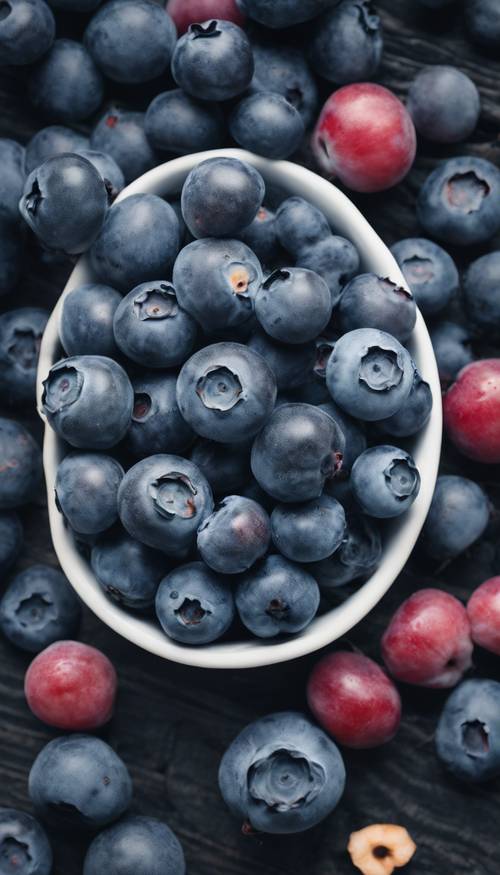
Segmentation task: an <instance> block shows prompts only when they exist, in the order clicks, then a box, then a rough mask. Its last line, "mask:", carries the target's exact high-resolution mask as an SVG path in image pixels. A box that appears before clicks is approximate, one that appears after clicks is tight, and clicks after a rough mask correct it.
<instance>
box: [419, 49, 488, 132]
mask: <svg viewBox="0 0 500 875" xmlns="http://www.w3.org/2000/svg"><path fill="white" fill-rule="evenodd" d="M406 106H407V109H408V112H409V113H410V115H411V117H412V119H413V123H414V125H415V127H416V129H417V131H418V133H419V134H421V135H422V136H423V137H425V138H426V139H427V140H432V141H434V142H437V143H460V142H462V141H463V140H467V139H468V138H469V137H470V135H471V134H472V132H473V131H474V130H475V128H476V125H477V122H478V119H479V112H480V109H481V104H480V99H479V92H478V90H477V88H476V86H475V85H474V82H473V81H472V79H469V77H468V76H467V75H466V74H465V73H463V72H462V71H461V70H458V69H457V67H447V66H444V65H440V64H436V65H434V66H432V67H424V68H423V69H422V70H420V72H419V73H418V74H417V76H416V77H415V79H414V80H413V82H412V83H411V85H410V88H409V91H408V98H407V101H406Z"/></svg>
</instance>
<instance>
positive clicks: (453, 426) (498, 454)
mask: <svg viewBox="0 0 500 875" xmlns="http://www.w3.org/2000/svg"><path fill="white" fill-rule="evenodd" d="M499 411H500V359H482V360H480V361H477V362H472V364H470V365H467V367H465V368H464V369H463V370H462V371H460V373H459V374H458V376H457V380H456V382H455V383H453V385H452V386H450V388H449V389H448V391H447V392H446V394H445V396H444V398H443V414H444V426H445V430H446V433H447V435H448V436H449V437H450V438H451V440H452V441H453V443H454V444H455V446H456V447H457V448H458V449H459V450H460V452H461V453H463V454H464V456H467V457H468V458H469V459H474V460H475V461H476V462H483V463H485V464H488V465H492V464H496V463H498V462H500V412H499Z"/></svg>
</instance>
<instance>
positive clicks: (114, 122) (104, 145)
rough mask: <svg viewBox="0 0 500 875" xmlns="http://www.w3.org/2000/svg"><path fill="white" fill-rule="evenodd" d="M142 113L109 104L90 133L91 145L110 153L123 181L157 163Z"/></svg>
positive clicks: (149, 168)
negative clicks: (120, 171)
mask: <svg viewBox="0 0 500 875" xmlns="http://www.w3.org/2000/svg"><path fill="white" fill-rule="evenodd" d="M144 118H145V116H144V113H143V112H134V111H132V110H128V109H120V107H118V106H112V107H110V109H108V111H107V112H106V113H105V114H104V115H103V116H102V118H101V119H100V120H99V121H98V122H97V124H96V126H95V128H94V129H93V131H92V133H91V135H90V147H91V149H97V151H99V152H105V153H106V155H111V157H112V158H114V160H115V161H116V163H117V164H118V166H119V167H120V168H121V170H122V173H123V175H124V177H125V182H127V183H128V182H132V180H134V179H137V177H138V176H142V174H143V173H146V171H147V170H151V168H152V167H154V165H155V164H157V163H158V160H159V159H158V156H157V155H156V153H155V150H154V149H153V146H152V145H151V143H150V142H149V140H148V138H147V136H146V131H145V130H144Z"/></svg>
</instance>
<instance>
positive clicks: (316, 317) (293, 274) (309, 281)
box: [255, 267, 332, 344]
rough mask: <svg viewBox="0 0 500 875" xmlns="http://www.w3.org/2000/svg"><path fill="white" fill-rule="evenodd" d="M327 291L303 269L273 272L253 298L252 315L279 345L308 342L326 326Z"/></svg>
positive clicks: (329, 307) (328, 310)
mask: <svg viewBox="0 0 500 875" xmlns="http://www.w3.org/2000/svg"><path fill="white" fill-rule="evenodd" d="M331 314H332V301H331V295H330V290H329V288H328V286H327V284H326V282H325V281H324V279H323V278H322V277H320V275H319V274H317V273H314V271H312V270H306V269H305V268H303V267H285V268H279V269H278V270H275V271H273V273H272V274H271V275H270V276H268V277H267V279H266V280H265V281H264V282H263V283H262V285H261V287H260V289H259V290H258V292H257V294H256V296H255V315H256V316H257V319H258V320H259V323H260V325H261V326H262V328H263V329H264V331H265V332H266V334H269V335H271V337H274V339H275V340H279V341H281V342H282V343H300V344H302V343H307V342H308V341H310V340H313V339H314V338H315V337H317V336H318V335H319V334H321V332H322V331H323V329H324V328H326V326H327V325H328V322H329V321H330V317H331Z"/></svg>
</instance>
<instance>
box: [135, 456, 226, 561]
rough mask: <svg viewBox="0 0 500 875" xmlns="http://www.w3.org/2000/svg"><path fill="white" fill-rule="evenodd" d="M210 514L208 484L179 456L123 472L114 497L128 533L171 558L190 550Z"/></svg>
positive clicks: (146, 462) (147, 461)
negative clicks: (197, 533)
mask: <svg viewBox="0 0 500 875" xmlns="http://www.w3.org/2000/svg"><path fill="white" fill-rule="evenodd" d="M212 510H213V498H212V491H211V489H210V486H209V484H208V481H207V480H206V479H205V477H204V476H203V474H202V473H201V471H200V470H199V468H197V467H196V465H194V464H193V463H192V462H189V461H188V460H187V459H182V458H181V457H180V456H173V455H168V454H164V455H161V454H158V455H156V456H149V457H148V458H147V459H142V460H141V461H140V462H137V464H136V465H134V466H133V467H132V468H130V469H129V470H128V471H127V473H126V474H125V477H124V478H123V480H122V483H121V486H120V490H119V493H118V511H119V514H120V519H121V521H122V524H123V526H124V528H125V529H126V530H127V532H128V533H129V535H131V536H132V537H133V538H136V539H137V540H138V541H141V542H142V543H143V544H146V545H147V546H148V547H154V548H156V549H157V550H161V551H162V552H163V553H167V554H171V555H174V556H183V555H185V553H186V552H187V551H189V549H190V548H191V547H192V546H193V544H194V542H195V540H196V532H197V530H198V528H199V526H200V525H201V523H202V522H203V520H204V519H205V517H207V516H208V515H209V514H210V513H212Z"/></svg>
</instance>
